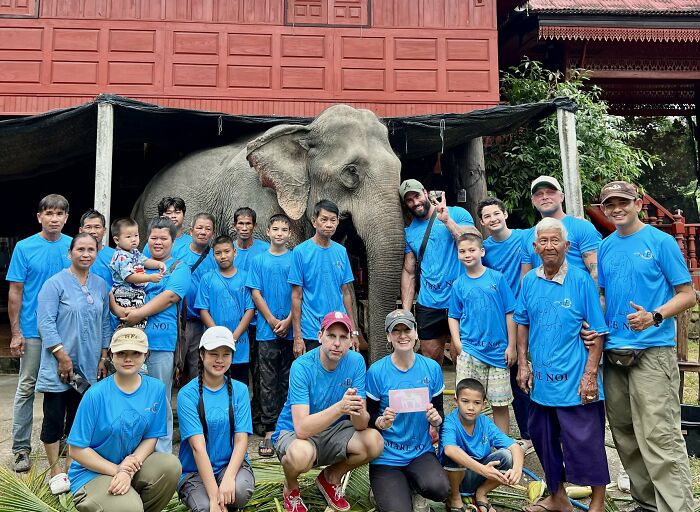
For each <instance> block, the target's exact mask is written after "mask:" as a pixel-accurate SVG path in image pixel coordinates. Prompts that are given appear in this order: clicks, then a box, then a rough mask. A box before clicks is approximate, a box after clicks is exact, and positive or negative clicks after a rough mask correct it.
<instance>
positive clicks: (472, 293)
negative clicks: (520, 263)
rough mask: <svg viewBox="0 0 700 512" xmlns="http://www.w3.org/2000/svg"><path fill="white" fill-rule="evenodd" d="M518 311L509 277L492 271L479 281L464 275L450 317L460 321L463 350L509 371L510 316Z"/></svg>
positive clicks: (457, 284) (455, 290)
mask: <svg viewBox="0 0 700 512" xmlns="http://www.w3.org/2000/svg"><path fill="white" fill-rule="evenodd" d="M514 309H515V297H513V292H512V291H511V290H510V287H509V286H508V283H507V282H506V279H505V277H503V274H501V273H500V272H497V271H495V270H492V269H490V268H487V269H486V270H485V272H484V273H483V274H481V275H480V276H479V277H476V278H474V277H469V276H468V275H467V273H466V272H464V273H462V275H461V276H459V277H458V278H457V280H456V281H455V282H454V284H453V285H452V297H451V299H450V309H449V312H448V315H449V317H450V318H456V319H458V320H459V339H460V340H461V341H462V350H464V351H465V352H467V353H468V354H471V355H472V356H474V357H476V358H477V359H478V360H479V361H481V362H483V363H486V364H488V365H491V366H495V367H496V368H508V365H507V364H506V360H505V354H506V349H507V348H508V328H507V327H506V315H507V314H508V313H512V312H513V310H514Z"/></svg>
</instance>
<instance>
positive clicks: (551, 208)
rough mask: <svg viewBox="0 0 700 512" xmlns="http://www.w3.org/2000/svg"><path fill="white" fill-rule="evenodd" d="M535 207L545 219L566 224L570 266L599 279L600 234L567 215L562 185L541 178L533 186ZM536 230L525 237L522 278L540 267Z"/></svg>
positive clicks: (531, 189) (567, 259) (591, 226)
mask: <svg viewBox="0 0 700 512" xmlns="http://www.w3.org/2000/svg"><path fill="white" fill-rule="evenodd" d="M530 194H531V195H532V204H533V206H534V207H535V209H536V210H537V211H538V212H539V214H540V215H541V216H542V218H543V219H546V218H553V219H558V220H560V221H561V222H562V224H564V227H565V228H566V230H567V231H568V233H569V243H570V249H569V252H568V253H567V255H566V261H567V262H568V263H569V265H572V266H574V267H578V268H580V269H581V270H587V271H588V272H589V273H590V274H591V277H593V280H594V281H595V280H596V279H597V278H598V246H599V245H600V239H601V237H600V233H598V231H597V230H596V229H595V227H593V224H591V223H590V222H588V221H587V220H584V219H579V218H578V217H572V216H571V215H567V214H565V213H564V208H563V204H564V192H563V191H562V188H561V185H560V184H559V181H558V180H557V179H556V178H554V177H552V176H540V177H539V178H536V179H534V180H533V181H532V184H531V185H530ZM534 237H535V230H534V228H533V229H532V230H531V231H530V236H529V237H528V236H526V239H525V245H524V251H523V259H522V267H523V268H522V271H523V275H524V274H526V273H527V272H528V271H529V270H531V269H532V268H534V267H537V266H538V265H540V263H541V262H540V258H539V256H538V255H537V252H536V251H535V250H534V248H533V245H532V243H533V242H534Z"/></svg>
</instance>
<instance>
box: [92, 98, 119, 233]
mask: <svg viewBox="0 0 700 512" xmlns="http://www.w3.org/2000/svg"><path fill="white" fill-rule="evenodd" d="M113 149H114V107H113V105H112V104H111V103H98V104H97V148H96V151H95V202H94V203H95V206H94V208H95V210H97V211H99V212H100V213H101V214H102V215H104V216H105V225H106V227H107V232H105V237H104V239H103V240H102V243H103V244H105V245H107V235H108V232H109V223H110V215H109V214H110V204H111V201H112V153H113Z"/></svg>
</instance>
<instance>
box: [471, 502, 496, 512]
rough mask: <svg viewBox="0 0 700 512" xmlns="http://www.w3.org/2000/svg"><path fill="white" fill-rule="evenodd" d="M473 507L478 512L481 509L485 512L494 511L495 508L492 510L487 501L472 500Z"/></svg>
mask: <svg viewBox="0 0 700 512" xmlns="http://www.w3.org/2000/svg"><path fill="white" fill-rule="evenodd" d="M474 505H476V508H477V509H478V510H479V512H481V509H482V508H485V509H486V512H491V511H492V510H496V509H495V508H493V505H491V503H489V502H488V501H477V500H474Z"/></svg>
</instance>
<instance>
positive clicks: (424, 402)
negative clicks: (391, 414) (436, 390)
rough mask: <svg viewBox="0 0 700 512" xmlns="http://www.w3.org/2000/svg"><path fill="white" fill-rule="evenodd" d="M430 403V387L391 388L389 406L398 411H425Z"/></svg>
mask: <svg viewBox="0 0 700 512" xmlns="http://www.w3.org/2000/svg"><path fill="white" fill-rule="evenodd" d="M429 404H430V394H429V392H428V388H410V389H390V390H389V407H391V408H392V409H394V410H395V411H396V412H425V411H427V410H428V405H429Z"/></svg>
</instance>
